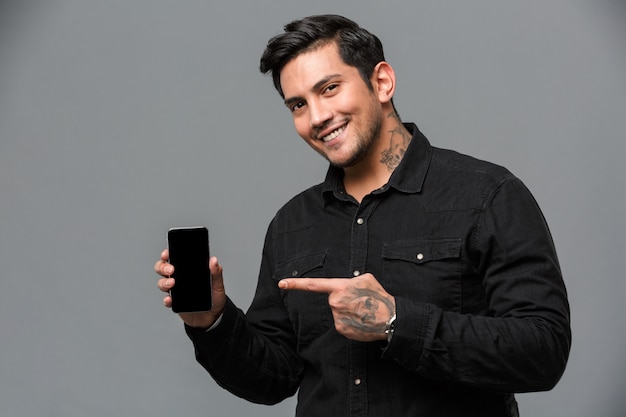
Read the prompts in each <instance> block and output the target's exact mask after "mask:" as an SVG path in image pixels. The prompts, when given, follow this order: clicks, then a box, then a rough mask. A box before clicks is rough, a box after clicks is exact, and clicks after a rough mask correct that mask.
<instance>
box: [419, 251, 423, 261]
mask: <svg viewBox="0 0 626 417" xmlns="http://www.w3.org/2000/svg"><path fill="white" fill-rule="evenodd" d="M422 259H424V254H423V253H418V254H417V260H418V261H421V260H422Z"/></svg>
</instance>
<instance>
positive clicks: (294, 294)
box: [187, 124, 571, 417]
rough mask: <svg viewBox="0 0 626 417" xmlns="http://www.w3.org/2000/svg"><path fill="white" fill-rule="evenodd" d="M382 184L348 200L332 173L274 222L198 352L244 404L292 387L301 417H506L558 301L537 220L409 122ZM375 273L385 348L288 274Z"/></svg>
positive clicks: (518, 199) (505, 185)
mask: <svg viewBox="0 0 626 417" xmlns="http://www.w3.org/2000/svg"><path fill="white" fill-rule="evenodd" d="M406 127H407V128H408V129H409V131H411V132H412V133H413V138H412V140H411V143H410V145H409V147H408V149H407V151H406V153H405V155H404V157H403V159H402V161H401V163H400V165H399V166H398V167H397V168H396V170H395V171H394V172H393V174H392V176H391V178H390V180H389V182H388V184H386V185H385V186H384V187H382V188H380V189H379V190H376V191H374V192H372V193H371V194H369V195H367V196H366V197H364V198H363V200H362V202H361V203H360V204H359V203H358V202H357V201H356V200H354V199H353V198H352V197H351V196H349V195H347V194H346V193H345V191H344V188H343V182H342V174H343V171H342V170H341V169H337V168H333V167H330V168H329V171H328V174H327V177H326V180H325V181H324V182H323V183H322V184H319V185H317V186H314V187H311V188H310V189H308V190H306V191H304V192H303V193H301V194H299V195H298V196H296V197H294V198H293V199H292V200H291V201H289V202H288V203H287V204H286V205H285V206H283V207H282V208H281V209H280V210H279V211H278V213H277V214H276V216H275V218H274V219H273V220H272V222H271V224H270V226H269V229H268V232H267V236H266V241H265V246H264V250H263V258H262V264H261V270H260V274H259V280H258V286H257V291H256V294H255V297H254V300H253V302H252V305H251V307H250V309H249V310H248V312H247V313H246V315H244V314H243V313H242V312H241V311H240V310H238V309H237V308H236V307H235V306H234V305H233V304H232V303H231V302H230V301H229V302H228V305H227V307H226V309H225V311H224V314H223V317H222V321H221V323H220V324H219V326H217V328H216V329H214V330H212V331H210V332H198V331H195V330H193V329H190V328H188V329H187V332H188V334H189V335H190V337H191V338H192V340H193V342H194V346H195V348H196V356H197V359H198V361H199V362H200V363H201V364H202V365H203V366H204V367H205V368H206V369H207V370H208V371H209V372H210V373H211V374H212V375H213V377H214V378H215V380H216V381H217V382H218V383H219V384H220V385H222V386H223V387H225V388H226V389H228V390H230V391H231V392H233V393H234V394H236V395H238V396H241V397H243V398H246V399H248V400H250V401H253V402H260V403H267V404H271V403H276V402H278V401H281V400H282V399H284V398H286V397H288V396H291V395H293V394H294V393H295V392H296V390H298V389H299V392H298V407H297V415H298V416H300V417H304V416H326V417H328V416H386V417H393V416H464V417H467V416H480V417H488V416H514V415H517V405H516V402H515V399H514V397H513V395H512V393H515V392H527V391H538V390H548V389H551V388H552V387H553V386H554V385H555V384H556V382H557V381H558V380H559V378H560V376H561V375H562V373H563V371H564V368H565V364H566V361H567V357H568V353H569V347H570V336H571V335H570V327H569V307H568V302H567V295H566V290H565V287H564V284H563V280H562V277H561V272H560V268H559V264H558V260H557V256H556V252H555V249H554V245H553V242H552V238H551V236H550V232H549V230H548V227H547V225H546V223H545V220H544V218H543V215H542V214H541V211H540V209H539V207H538V206H537V204H536V202H535V200H534V199H533V197H532V195H531V194H530V193H529V191H528V190H527V189H526V187H525V186H524V185H523V184H522V182H521V181H520V180H519V179H517V178H516V177H515V176H513V175H512V174H511V173H510V172H509V171H507V170H506V169H504V168H502V167H499V166H496V165H493V164H490V163H487V162H484V161H479V160H477V159H474V158H471V157H468V156H465V155H461V154H459V153H456V152H453V151H449V150H443V149H438V148H435V147H431V145H430V144H429V142H428V140H427V139H426V138H425V137H424V136H423V135H422V134H421V132H420V131H419V130H418V129H417V127H416V126H415V125H414V124H407V125H406ZM365 272H369V273H372V274H373V275H374V276H375V277H376V279H377V280H378V281H379V282H380V283H381V284H382V286H383V287H384V288H385V289H386V291H387V292H389V293H390V294H391V295H393V296H394V297H395V299H396V309H397V320H396V322H395V334H394V336H393V338H392V339H391V342H390V343H389V344H387V343H386V342H384V343H383V342H373V343H362V342H355V341H351V340H348V339H346V338H345V337H343V336H341V335H340V334H338V333H337V332H336V330H335V328H334V324H333V318H332V315H331V311H330V308H329V306H328V300H327V295H325V294H317V293H308V292H299V291H290V292H285V291H283V290H280V289H279V288H278V287H277V283H278V281H279V280H280V279H281V278H284V277H344V278H345V277H352V276H356V275H359V274H362V273H365Z"/></svg>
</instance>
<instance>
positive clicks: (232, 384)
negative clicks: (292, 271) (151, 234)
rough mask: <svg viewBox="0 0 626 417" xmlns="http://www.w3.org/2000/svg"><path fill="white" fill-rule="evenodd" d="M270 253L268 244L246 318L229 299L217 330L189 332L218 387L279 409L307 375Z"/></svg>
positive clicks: (199, 360) (200, 357) (189, 330)
mask: <svg viewBox="0 0 626 417" xmlns="http://www.w3.org/2000/svg"><path fill="white" fill-rule="evenodd" d="M268 235H269V234H268ZM270 248H271V244H269V243H268V240H267V238H266V245H265V249H264V251H263V260H262V263H261V271H260V276H259V281H258V286H257V292H256V295H255V300H254V301H253V304H252V306H251V307H250V309H249V310H248V313H247V314H244V313H243V312H242V311H241V310H240V309H238V308H237V307H236V306H235V305H234V304H233V302H232V301H231V300H230V299H228V300H227V304H226V307H225V309H224V312H223V314H222V321H221V323H220V324H219V325H218V326H216V327H215V328H214V329H212V330H211V331H208V332H207V331H204V330H202V331H199V330H195V329H192V328H190V327H186V332H187V334H188V336H189V337H190V338H191V340H192V342H193V344H194V348H195V353H196V359H197V361H198V362H199V363H200V364H201V365H202V366H203V367H204V368H205V369H206V370H207V371H208V372H209V373H210V374H211V376H212V377H213V378H214V379H215V381H216V382H217V383H218V384H219V385H220V386H221V387H223V388H225V389H227V390H228V391H230V392H231V393H233V394H235V395H237V396H239V397H241V398H244V399H246V400H248V401H251V402H255V403H261V404H276V403H278V402H280V401H282V400H284V399H285V398H287V397H290V396H292V395H293V394H295V392H296V391H297V389H298V387H299V385H300V380H301V377H302V372H303V364H302V361H301V359H300V358H299V357H298V355H297V354H296V350H295V336H294V335H293V331H292V329H291V325H290V323H289V319H288V317H287V313H286V312H285V310H284V306H283V304H282V303H281V302H280V296H279V295H277V293H278V291H279V290H278V287H277V285H275V283H274V281H273V280H272V274H271V268H270V265H271V262H270V258H271V254H270ZM255 318H262V320H259V319H255Z"/></svg>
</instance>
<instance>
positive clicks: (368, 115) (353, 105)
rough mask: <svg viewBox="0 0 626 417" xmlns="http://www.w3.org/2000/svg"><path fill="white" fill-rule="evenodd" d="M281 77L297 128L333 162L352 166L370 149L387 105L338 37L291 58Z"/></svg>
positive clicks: (360, 160) (286, 99) (286, 102)
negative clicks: (345, 56) (346, 57)
mask: <svg viewBox="0 0 626 417" xmlns="http://www.w3.org/2000/svg"><path fill="white" fill-rule="evenodd" d="M280 82H281V87H282V90H283V93H284V96H285V104H286V105H287V107H288V108H289V110H290V111H291V113H292V115H293V121H294V125H295V127H296V131H297V132H298V134H299V135H300V136H301V137H302V138H303V139H304V140H305V141H306V142H307V143H308V144H309V145H310V146H311V147H312V148H313V149H314V150H316V151H317V152H319V153H320V154H321V155H322V156H323V157H325V158H326V159H327V160H328V161H329V162H330V163H331V164H333V165H335V166H338V167H342V168H345V167H351V166H354V165H356V164H358V163H359V162H362V161H363V160H364V158H366V157H367V156H368V155H370V153H371V150H372V148H373V145H374V143H375V142H376V141H377V139H378V137H379V134H380V129H381V125H382V117H383V116H382V106H381V103H380V102H379V101H378V99H377V96H376V95H375V94H374V93H373V92H372V91H371V90H370V89H369V88H368V86H367V85H366V83H365V81H364V80H363V78H361V76H360V74H359V71H358V70H357V69H356V68H355V67H351V66H348V65H346V64H345V63H344V62H343V60H342V59H341V57H340V56H339V53H338V49H337V46H336V44H335V43H334V42H332V43H329V44H327V45H325V46H322V47H320V48H317V49H314V50H312V51H310V52H305V53H302V54H300V55H298V56H297V57H296V58H294V59H292V60H291V61H289V62H288V63H287V65H285V67H284V68H283V70H282V71H281V73H280Z"/></svg>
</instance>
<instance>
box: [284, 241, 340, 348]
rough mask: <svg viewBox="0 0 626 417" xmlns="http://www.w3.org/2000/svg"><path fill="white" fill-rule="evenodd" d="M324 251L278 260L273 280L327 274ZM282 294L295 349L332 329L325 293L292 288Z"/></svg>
mask: <svg viewBox="0 0 626 417" xmlns="http://www.w3.org/2000/svg"><path fill="white" fill-rule="evenodd" d="M327 252H328V251H327V250H319V251H312V252H306V253H302V254H298V255H296V256H294V257H292V258H290V259H288V260H286V261H284V262H281V263H280V264H278V265H277V266H276V273H275V275H274V280H275V281H276V282H278V281H280V280H281V279H283V278H303V277H306V278H323V277H326V273H325V268H324V265H325V261H326V254H327ZM281 293H282V296H283V302H284V304H285V308H286V309H287V313H288V315H289V320H290V321H291V324H292V326H293V329H294V332H295V333H296V336H297V339H298V348H301V347H303V346H306V345H308V344H309V343H310V342H311V341H312V340H313V339H315V338H317V337H319V335H320V334H321V333H323V332H326V331H328V330H329V329H330V328H334V326H333V318H332V312H331V310H330V307H329V305H328V294H323V293H314V292H307V291H294V290H286V291H285V290H283V291H281Z"/></svg>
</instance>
